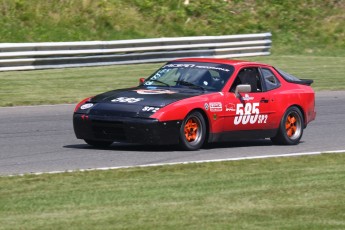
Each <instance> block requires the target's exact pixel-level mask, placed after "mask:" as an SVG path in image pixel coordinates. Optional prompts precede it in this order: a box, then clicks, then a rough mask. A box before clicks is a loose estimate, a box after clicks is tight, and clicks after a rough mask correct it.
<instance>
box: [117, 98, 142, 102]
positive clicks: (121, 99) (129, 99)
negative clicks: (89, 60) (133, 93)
mask: <svg viewBox="0 0 345 230" xmlns="http://www.w3.org/2000/svg"><path fill="white" fill-rule="evenodd" d="M142 100H144V98H134V97H118V98H115V99H113V100H111V102H120V103H136V102H139V101H142Z"/></svg>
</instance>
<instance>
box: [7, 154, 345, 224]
mask: <svg viewBox="0 0 345 230" xmlns="http://www.w3.org/2000/svg"><path fill="white" fill-rule="evenodd" d="M344 164H345V154H323V155H319V156H305V157H291V158H272V159H262V160H245V161H236V162H220V163H205V164H190V165H176V166H164V167H150V168H132V169H120V170H110V171H92V172H76V173H62V174H55V175H54V174H51V175H49V174H43V175H26V176H14V177H0V219H1V225H0V229H67V228H68V229H344V228H345V193H344V190H345V168H344Z"/></svg>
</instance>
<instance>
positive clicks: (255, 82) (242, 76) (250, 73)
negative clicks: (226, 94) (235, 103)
mask: <svg viewBox="0 0 345 230" xmlns="http://www.w3.org/2000/svg"><path fill="white" fill-rule="evenodd" d="M242 84H245V85H250V87H251V92H252V93H255V92H262V85H261V80H260V74H259V71H258V69H257V68H254V67H250V68H244V69H241V70H240V72H239V73H238V74H237V76H236V79H235V81H234V83H233V84H232V86H231V92H235V89H236V86H238V85H242Z"/></svg>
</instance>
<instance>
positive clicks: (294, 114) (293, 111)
mask: <svg viewBox="0 0 345 230" xmlns="http://www.w3.org/2000/svg"><path fill="white" fill-rule="evenodd" d="M302 135H303V116H302V113H301V111H300V109H299V108H297V107H296V106H292V107H290V108H288V110H286V112H285V114H284V116H283V118H282V120H281V122H280V125H279V130H278V133H277V135H276V136H275V137H272V138H271V140H272V141H273V142H274V143H276V144H282V145H297V144H298V143H299V141H300V140H301V138H302Z"/></svg>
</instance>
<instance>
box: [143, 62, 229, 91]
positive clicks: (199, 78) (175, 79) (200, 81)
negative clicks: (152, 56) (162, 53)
mask: <svg viewBox="0 0 345 230" xmlns="http://www.w3.org/2000/svg"><path fill="white" fill-rule="evenodd" d="M233 71H234V67H233V66H230V65H225V64H217V63H206V62H170V63H167V64H166V65H164V66H162V67H161V68H160V69H159V70H158V71H156V72H155V73H154V74H153V75H151V76H150V77H149V78H147V79H146V80H145V82H144V83H143V84H142V85H144V86H153V85H154V86H165V87H188V88H194V89H199V90H207V91H220V90H221V89H222V88H223V87H224V85H225V83H226V82H227V81H228V79H229V77H230V76H231V74H232V73H233Z"/></svg>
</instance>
